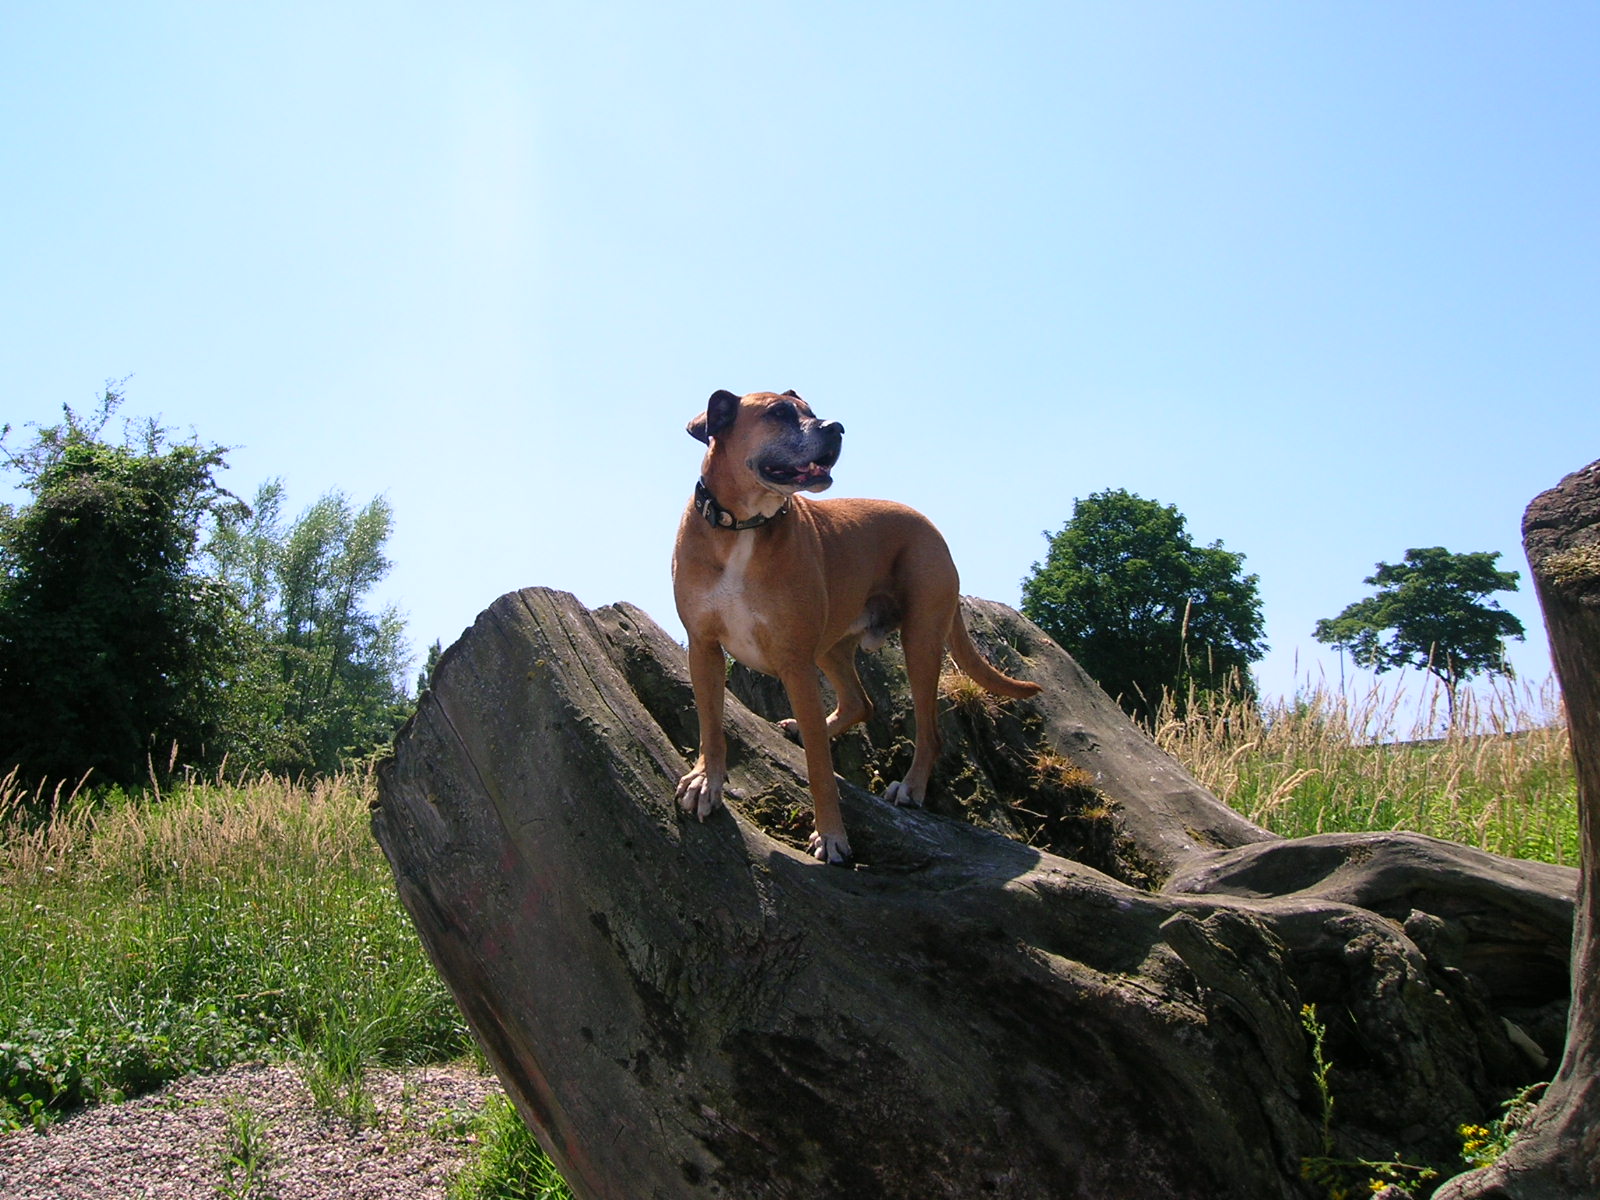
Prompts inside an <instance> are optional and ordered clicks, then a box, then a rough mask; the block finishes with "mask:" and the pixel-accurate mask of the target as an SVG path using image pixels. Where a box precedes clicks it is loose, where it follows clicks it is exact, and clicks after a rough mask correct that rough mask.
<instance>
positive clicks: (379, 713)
mask: <svg viewBox="0 0 1600 1200" xmlns="http://www.w3.org/2000/svg"><path fill="white" fill-rule="evenodd" d="M283 494H284V489H283V483H282V481H281V480H272V481H270V482H268V483H266V484H263V485H262V486H261V488H260V489H259V490H258V491H257V493H256V497H255V503H254V505H253V507H252V509H251V510H250V512H249V514H248V515H245V514H242V513H241V514H234V515H230V516H228V517H227V518H225V519H223V520H220V521H218V523H217V529H216V533H215V535H214V536H213V538H212V541H211V545H210V548H209V549H210V554H211V558H212V560H213V562H214V563H215V564H216V569H217V572H218V574H219V576H220V578H222V579H223V580H224V581H226V583H227V584H228V586H229V589H230V590H231V592H232V593H233V594H234V595H235V596H237V597H238V602H239V604H240V607H241V610H242V612H243V614H244V617H245V623H246V625H247V626H248V635H247V636H248V638H249V641H250V645H251V653H250V658H251V661H252V666H251V668H250V670H249V671H248V672H247V673H246V677H245V678H244V679H243V680H242V681H241V690H242V691H243V693H244V694H245V695H246V696H247V697H248V699H247V700H246V702H245V703H246V704H247V706H249V707H253V708H255V709H256V710H257V719H256V720H255V722H254V723H253V725H252V726H251V729H252V730H253V733H252V738H253V740H252V744H251V745H250V747H249V751H250V753H251V754H252V755H253V756H254V758H255V759H256V761H260V762H261V763H262V764H263V765H265V766H268V767H270V768H271V769H274V770H279V771H285V772H290V773H294V772H300V771H313V772H325V771H331V770H334V769H336V768H337V767H338V766H339V765H340V764H341V763H342V762H343V761H345V760H346V759H348V758H350V757H351V756H359V755H362V754H366V753H368V752H370V751H371V750H372V749H374V748H375V747H377V746H378V745H380V744H382V743H385V742H387V741H388V739H389V738H390V737H391V736H392V735H393V733H394V731H395V729H396V728H397V727H398V726H399V723H400V721H401V720H403V719H404V716H405V711H406V707H407V704H406V700H407V697H406V688H405V673H406V666H407V655H406V648H405V622H404V619H403V618H402V617H401V615H400V613H399V611H398V610H397V609H396V608H395V607H394V606H393V605H389V606H387V607H385V608H383V609H381V610H379V611H378V612H376V613H374V612H371V611H369V610H368V609H367V608H366V607H365V598H366V596H367V594H368V593H369V592H370V591H371V590H372V588H373V587H374V586H375V585H376V584H377V583H379V582H380V581H381V580H382V579H383V578H384V576H385V575H387V574H388V572H389V569H390V567H391V565H392V564H391V563H390V561H389V559H388V558H386V557H385V556H384V553H383V549H384V545H385V543H386V542H387V541H388V538H389V534H390V532H391V530H392V528H393V514H392V512H391V510H390V508H389V505H388V503H387V502H386V501H385V500H384V499H383V498H382V497H377V498H374V499H373V500H372V501H370V502H369V503H368V504H367V505H366V507H364V508H362V509H361V510H359V511H356V510H355V509H353V508H352V507H351V505H350V502H349V500H348V498H347V497H345V496H344V494H343V493H341V492H337V491H333V492H329V493H327V494H326V495H324V496H322V497H321V498H320V499H319V500H318V501H317V502H316V503H315V504H313V505H311V507H310V508H308V509H306V510H305V512H303V513H302V514H301V515H300V516H299V518H298V519H297V520H295V521H294V522H293V523H292V524H290V525H285V524H284V522H283V518H282V510H283Z"/></svg>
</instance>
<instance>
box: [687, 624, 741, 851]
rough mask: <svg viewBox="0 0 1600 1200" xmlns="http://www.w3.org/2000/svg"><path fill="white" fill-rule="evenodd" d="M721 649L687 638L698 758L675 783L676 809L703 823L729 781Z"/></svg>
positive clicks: (713, 643) (703, 640)
mask: <svg viewBox="0 0 1600 1200" xmlns="http://www.w3.org/2000/svg"><path fill="white" fill-rule="evenodd" d="M726 665H727V664H726V660H725V659H724V657H723V653H722V645H721V644H720V643H719V642H717V641H715V640H712V639H709V638H696V637H694V636H693V635H691V636H690V638H689V682H690V683H691V684H693V685H694V707H695V711H696V712H697V713H698V714H699V716H700V757H699V758H697V759H695V763H694V766H693V767H691V768H690V769H689V773H688V774H687V775H685V776H684V777H683V778H681V779H679V780H678V792H677V795H678V805H679V807H680V808H682V809H683V810H684V811H685V812H691V813H693V814H694V815H695V816H697V817H699V818H700V819H701V820H702V821H704V820H705V819H706V818H707V817H708V816H710V815H711V813H712V811H713V810H714V809H715V808H716V807H717V805H719V804H721V803H722V785H723V784H724V783H725V782H726V781H727V777H728V743H727V739H726V737H725V736H724V734H723V732H722V701H723V689H724V688H725V687H726V686H727V673H726Z"/></svg>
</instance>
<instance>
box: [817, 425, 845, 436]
mask: <svg viewBox="0 0 1600 1200" xmlns="http://www.w3.org/2000/svg"><path fill="white" fill-rule="evenodd" d="M817 428H818V429H819V430H820V431H821V432H823V433H825V434H827V435H828V436H829V437H843V436H844V426H843V425H841V424H839V422H837V421H824V422H823V423H822V424H821V425H819V426H817Z"/></svg>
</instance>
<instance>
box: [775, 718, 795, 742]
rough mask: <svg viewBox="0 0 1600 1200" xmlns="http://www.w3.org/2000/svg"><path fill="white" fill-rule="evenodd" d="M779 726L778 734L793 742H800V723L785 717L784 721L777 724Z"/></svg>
mask: <svg viewBox="0 0 1600 1200" xmlns="http://www.w3.org/2000/svg"><path fill="white" fill-rule="evenodd" d="M777 725H778V732H779V733H781V734H783V736H784V737H786V738H788V739H789V740H790V741H791V742H799V741H800V722H799V721H796V720H795V719H794V718H793V717H785V718H784V719H783V720H781V721H779V722H777Z"/></svg>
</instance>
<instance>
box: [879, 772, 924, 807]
mask: <svg viewBox="0 0 1600 1200" xmlns="http://www.w3.org/2000/svg"><path fill="white" fill-rule="evenodd" d="M883 798H884V799H885V800H887V801H888V802H889V803H890V804H894V805H897V806H899V807H901V808H921V807H922V797H921V796H920V795H918V794H917V793H916V792H914V791H912V790H911V785H910V784H909V783H907V782H906V781H905V780H903V779H897V780H895V782H893V783H891V784H890V785H889V786H888V788H887V789H886V790H885V791H884V793H883Z"/></svg>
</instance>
